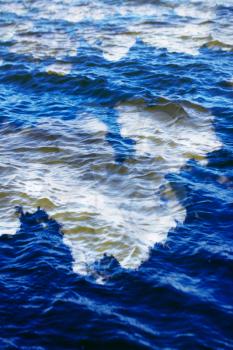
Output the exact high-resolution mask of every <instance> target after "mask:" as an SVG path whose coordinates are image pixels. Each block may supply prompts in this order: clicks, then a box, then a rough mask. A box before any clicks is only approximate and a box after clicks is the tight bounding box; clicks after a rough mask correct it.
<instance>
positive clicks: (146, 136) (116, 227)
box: [0, 100, 221, 274]
mask: <svg viewBox="0 0 233 350" xmlns="http://www.w3.org/2000/svg"><path fill="white" fill-rule="evenodd" d="M116 109H117V111H118V113H119V116H120V117H119V122H120V125H121V130H122V135H123V136H125V137H130V138H132V139H133V140H135V142H136V145H135V148H136V155H135V158H134V159H131V160H130V159H129V160H127V161H126V162H125V163H124V164H122V165H117V164H116V163H115V161H114V154H113V151H112V148H111V146H110V145H109V144H108V143H107V141H106V133H107V128H106V125H105V124H104V123H103V122H101V121H100V120H98V119H97V118H95V117H94V116H91V115H83V116H80V118H79V119H76V120H73V121H62V120H60V121H59V120H52V119H51V120H50V122H49V123H48V120H47V119H45V120H44V121H43V120H42V121H41V122H40V123H38V125H37V127H36V128H30V127H28V128H26V129H23V130H22V131H21V132H18V133H17V132H15V131H14V130H10V131H8V132H7V133H6V134H5V135H4V134H3V135H1V139H2V144H1V149H0V152H1V155H2V163H1V168H2V181H1V182H2V186H1V195H3V194H4V196H3V197H4V198H3V197H2V198H0V201H1V210H2V211H3V212H4V215H5V217H6V216H7V215H8V213H10V210H12V207H13V206H14V205H16V204H24V205H25V206H26V208H27V206H28V207H33V206H34V207H36V206H37V205H41V206H42V207H44V208H45V209H47V210H49V213H50V214H51V215H52V216H53V217H54V218H55V219H57V220H58V221H59V222H61V223H62V224H63V230H64V232H65V235H64V242H65V243H66V244H68V245H69V246H70V247H71V250H72V254H73V257H74V260H75V263H74V270H75V271H76V272H78V273H81V274H87V273H89V270H90V266H91V264H92V263H94V262H95V261H96V260H98V259H100V258H101V257H102V256H103V254H104V253H105V252H106V253H108V254H112V255H114V256H115V257H116V258H117V260H118V261H119V262H120V264H121V265H122V266H123V267H126V268H133V269H135V268H137V267H139V266H140V264H141V263H142V262H143V261H145V260H146V259H147V258H148V255H149V251H150V248H151V247H153V245H154V244H155V243H156V242H165V240H166V238H167V234H168V232H169V230H170V229H171V228H174V227H175V226H176V225H177V222H183V221H184V219H185V215H186V210H185V208H183V207H182V206H181V205H180V203H179V201H178V199H177V197H176V194H175V193H174V192H173V190H172V189H171V188H170V186H169V185H168V184H167V183H166V181H165V175H166V174H168V173H171V172H177V171H179V170H180V168H181V167H182V166H183V165H184V164H185V163H186V161H187V160H188V159H190V158H195V159H197V160H200V161H202V160H204V159H205V156H206V154H207V153H208V152H211V151H213V150H216V149H217V148H219V147H220V146H221V145H220V143H219V141H218V140H217V138H216V136H215V134H214V131H213V128H212V118H211V116H209V114H208V113H207V112H206V111H205V110H203V109H202V108H199V107H198V106H193V105H191V104H188V103H184V104H183V106H182V107H179V106H177V105H174V104H171V103H170V102H169V101H165V100H163V101H162V102H161V104H160V105H159V106H158V105H157V106H154V107H148V106H146V105H145V104H144V103H143V102H142V101H134V102H131V103H125V104H121V105H119V106H117V107H116ZM9 132H10V135H9ZM4 169H5V171H4ZM9 173H10V174H11V175H9ZM164 199H165V200H164ZM4 225H6V227H7V222H6V223H4ZM11 225H12V224H11ZM11 229H14V232H15V228H14V227H11ZM14 232H12V233H14ZM8 233H9V232H8Z"/></svg>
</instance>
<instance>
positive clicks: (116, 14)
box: [0, 0, 232, 61]
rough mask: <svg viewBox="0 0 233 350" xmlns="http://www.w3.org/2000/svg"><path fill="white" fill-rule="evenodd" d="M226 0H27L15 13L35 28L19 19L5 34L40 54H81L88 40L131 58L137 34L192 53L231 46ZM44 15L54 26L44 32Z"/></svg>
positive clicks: (25, 50) (109, 55) (108, 53)
mask: <svg viewBox="0 0 233 350" xmlns="http://www.w3.org/2000/svg"><path fill="white" fill-rule="evenodd" d="M222 3H223V2H214V3H209V2H208V4H206V3H205V2H197V1H191V2H180V3H175V4H174V3H171V2H170V1H166V2H164V3H160V4H158V3H157V2H156V3H153V2H152V3H139V4H136V5H135V4H134V3H133V4H132V2H131V1H127V2H125V3H123V4H119V5H118V6H116V4H107V3H106V2H102V1H97V2H95V3H94V4H93V2H92V1H89V2H85V4H84V3H83V2H82V1H54V2H52V3H50V4H47V3H46V4H45V2H44V1H43V0H41V1H39V2H32V3H30V4H27V3H25V5H24V6H23V7H22V6H21V7H22V9H21V10H20V11H19V9H18V8H17V6H16V5H17V3H15V2H14V4H15V5H14V6H13V5H12V6H11V7H9V12H13V13H15V14H17V16H20V15H22V16H24V17H25V18H24V23H27V24H28V26H29V27H30V26H31V29H30V30H28V29H27V28H26V27H25V30H24V28H21V27H22V24H20V25H18V21H17V18H16V20H15V21H16V22H15V23H14V22H12V23H11V24H10V25H9V23H7V24H4V25H3V26H6V28H4V30H3V38H5V40H10V41H12V45H11V47H10V48H9V49H10V51H12V52H14V53H18V54H30V55H32V56H33V57H34V58H35V59H47V58H51V57H54V58H55V59H61V58H64V57H69V56H76V55H77V54H78V52H77V48H78V47H79V45H80V42H82V41H83V40H85V41H87V42H88V43H89V44H90V45H91V46H92V47H94V48H96V49H98V50H100V51H101V52H102V54H103V57H104V58H105V59H106V60H109V61H117V60H120V59H122V58H123V57H125V56H126V55H127V53H128V51H129V49H130V48H131V47H132V46H133V45H134V44H135V42H136V40H137V38H140V39H141V40H142V41H143V42H144V43H145V44H146V45H150V46H153V47H156V48H164V49H167V50H168V51H169V52H179V53H186V54H190V55H197V54H198V53H199V50H200V48H202V47H203V46H208V47H209V48H212V47H213V46H214V47H215V46H216V45H217V44H218V42H219V43H220V44H219V45H220V46H221V48H222V49H226V50H230V49H232V40H231V39H230V37H231V35H230V34H231V33H232V23H231V20H230V14H229V24H228V26H224V27H223V26H221V18H222V16H221V14H218V12H219V10H218V5H221V4H222ZM3 9H4V11H7V9H6V8H5V7H3ZM224 15H225V12H224ZM38 18H40V19H41V20H44V21H47V22H48V23H49V27H48V28H49V29H48V30H46V31H45V32H40V35H39V36H38V30H39V29H40V28H38V27H37V26H38V25H37V20H38ZM61 23H63V24H64V23H65V25H62V26H61ZM216 23H218V25H217V26H216ZM51 24H52V25H51ZM216 28H218V30H216ZM219 28H221V30H219ZM0 31H1V27H0ZM216 41H217V43H216ZM217 46H218V45H217Z"/></svg>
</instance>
